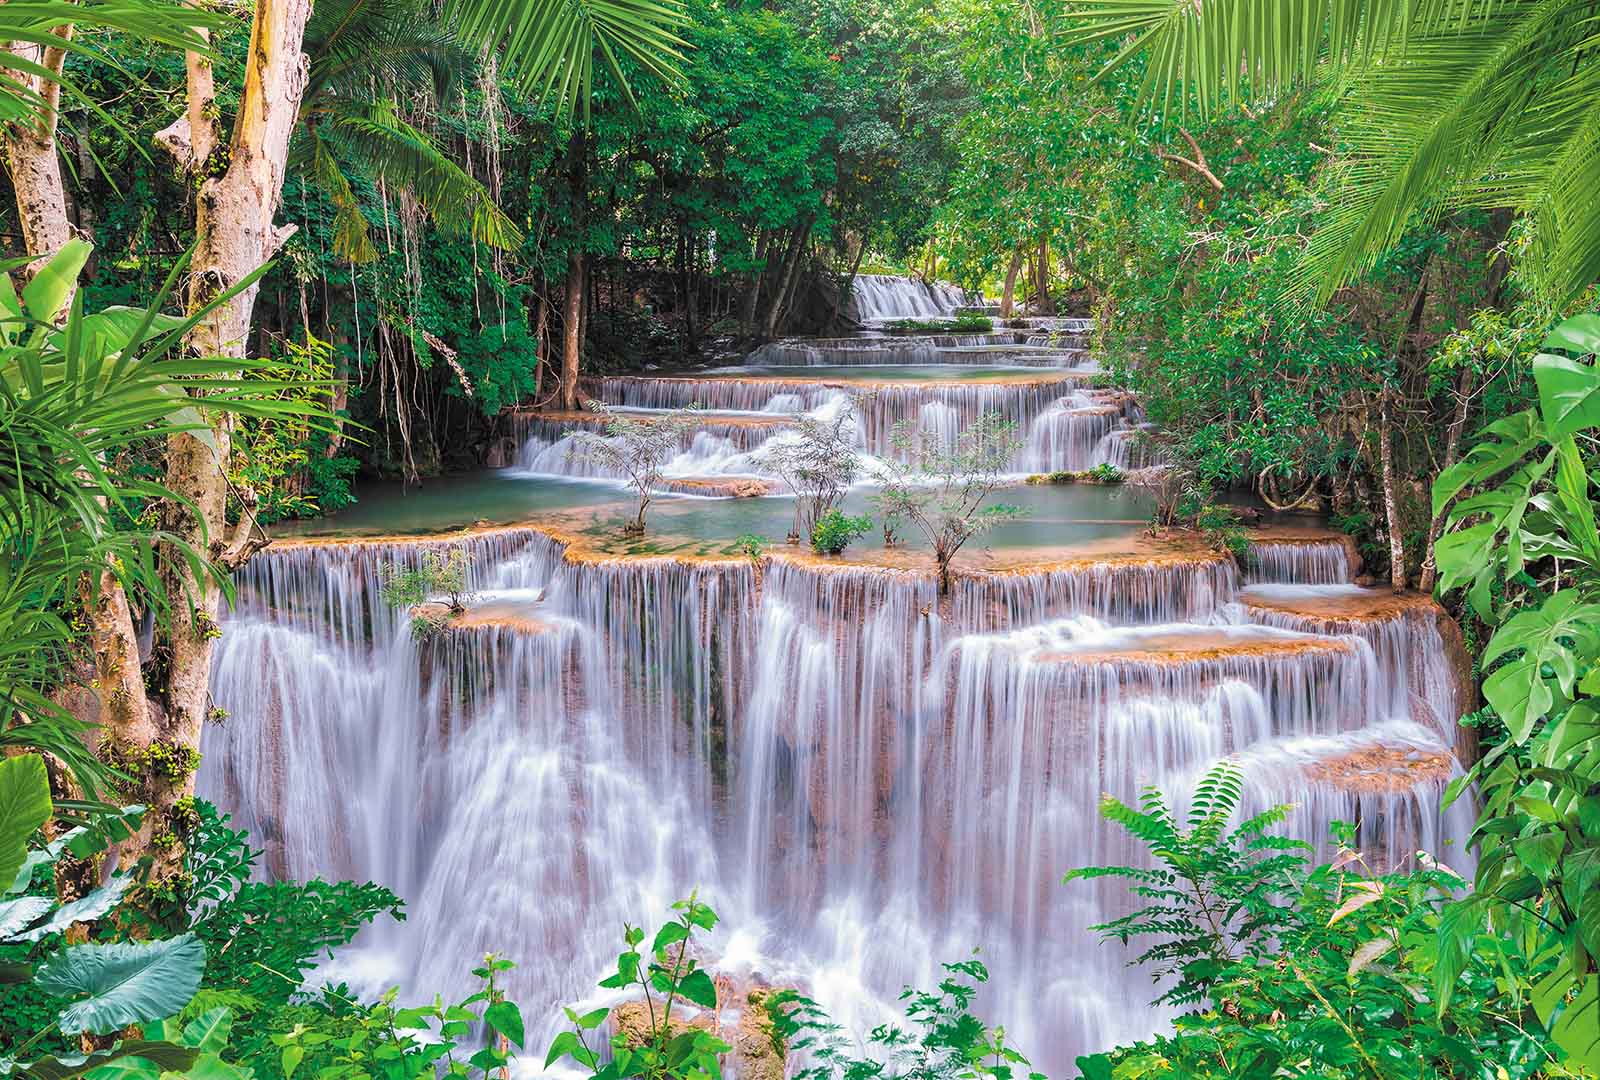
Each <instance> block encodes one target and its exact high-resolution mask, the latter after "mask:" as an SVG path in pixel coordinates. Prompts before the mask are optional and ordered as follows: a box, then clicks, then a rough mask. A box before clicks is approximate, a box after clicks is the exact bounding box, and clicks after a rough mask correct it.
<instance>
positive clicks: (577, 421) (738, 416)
mask: <svg viewBox="0 0 1600 1080" xmlns="http://www.w3.org/2000/svg"><path fill="white" fill-rule="evenodd" d="M675 411H676V410H673V409H655V410H643V409H641V410H634V409H629V410H628V411H626V412H624V413H622V414H620V415H622V416H624V417H627V418H629V419H638V420H650V419H654V418H655V417H658V416H664V415H666V414H667V413H670V412H675ZM505 415H506V416H509V417H514V418H516V419H519V420H548V421H551V422H553V423H558V424H574V425H577V426H581V427H592V428H597V429H598V428H602V427H604V426H605V424H606V421H607V419H608V417H606V416H603V415H601V414H600V413H592V412H571V411H564V410H560V409H556V410H550V411H544V412H540V411H536V410H533V409H513V410H508V411H507V412H506V414H505ZM688 415H689V417H690V419H691V420H692V421H693V422H695V423H699V424H705V425H715V426H718V427H730V428H734V427H737V428H781V427H785V426H788V425H791V424H793V423H794V420H793V418H792V417H789V416H785V415H783V414H781V413H774V414H773V415H771V416H750V415H748V414H745V413H735V412H726V411H719V410H717V409H697V410H695V411H693V412H691V413H689V414H688Z"/></svg>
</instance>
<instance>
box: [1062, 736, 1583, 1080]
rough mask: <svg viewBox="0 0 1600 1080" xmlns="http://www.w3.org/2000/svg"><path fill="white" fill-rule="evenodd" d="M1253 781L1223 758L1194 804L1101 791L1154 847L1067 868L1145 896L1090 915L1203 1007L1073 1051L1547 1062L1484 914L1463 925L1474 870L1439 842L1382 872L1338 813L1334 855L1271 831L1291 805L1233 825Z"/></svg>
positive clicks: (1439, 1067)
mask: <svg viewBox="0 0 1600 1080" xmlns="http://www.w3.org/2000/svg"><path fill="white" fill-rule="evenodd" d="M1242 790H1243V781H1242V777H1241V775H1240V773H1239V772H1238V770H1237V769H1236V768H1235V767H1233V766H1231V765H1228V764H1223V765H1219V766H1217V767H1215V768H1213V769H1212V770H1211V771H1210V772H1208V773H1207V774H1206V775H1205V777H1204V778H1203V779H1202V780H1201V781H1200V783H1199V785H1198V786H1197V788H1196V791H1195V796H1194V798H1193V800H1192V803H1191V807H1190V810H1189V812H1188V814H1187V816H1186V817H1183V818H1180V817H1179V816H1178V815H1176V814H1175V813H1174V812H1173V811H1172V810H1171V809H1170V808H1169V807H1168V805H1167V802H1166V800H1165V798H1164V797H1163V796H1162V794H1161V792H1160V791H1159V790H1157V789H1156V788H1154V787H1148V788H1146V789H1145V791H1144V793H1143V795H1142V796H1141V798H1140V802H1139V806H1138V807H1133V806H1128V805H1126V804H1124V803H1122V802H1119V801H1118V800H1116V799H1115V798H1112V797H1111V796H1106V798H1105V799H1104V800H1103V801H1102V803H1101V814H1102V816H1104V817H1105V818H1107V819H1108V820H1110V821H1113V822H1115V823H1117V824H1118V825H1121V826H1122V827H1123V828H1124V829H1126V830H1127V831H1128V832H1129V833H1130V834H1132V835H1133V836H1135V837H1137V838H1138V839H1139V840H1140V842H1142V843H1143V844H1144V846H1145V847H1146V848H1147V849H1148V850H1149V854H1150V857H1151V863H1150V865H1149V867H1142V866H1141V867H1117V866H1100V867H1088V868H1085V869H1080V870H1074V871H1072V872H1070V873H1069V874H1068V875H1067V879H1066V880H1067V881H1068V882H1072V881H1077V880H1095V879H1100V878H1121V879H1123V880H1125V881H1127V882H1128V884H1129V889H1130V891H1131V892H1132V893H1133V894H1134V896H1135V899H1136V903H1137V905H1139V906H1137V908H1136V910H1134V911H1133V913H1132V914H1129V915H1125V916H1123V917H1121V918H1118V919H1114V920H1112V921H1111V922H1108V923H1105V924H1102V925H1100V926H1097V927H1095V928H1094V929H1096V930H1098V931H1099V932H1100V933H1101V935H1102V937H1103V938H1104V939H1105V940H1107V941H1108V942H1110V941H1116V942H1119V943H1122V944H1124V945H1126V944H1128V943H1131V942H1137V943H1138V944H1139V945H1141V946H1142V947H1143V950H1144V951H1143V952H1141V953H1140V954H1139V955H1138V956H1137V957H1136V958H1135V960H1134V963H1136V964H1139V965H1142V966H1146V967H1148V968H1150V969H1151V974H1152V975H1153V976H1155V978H1156V979H1157V980H1158V982H1161V983H1163V984H1164V985H1165V986H1166V989H1165V990H1164V991H1163V992H1162V993H1161V994H1160V995H1159V997H1158V998H1157V1000H1158V1001H1160V1002H1165V1003H1169V1004H1174V1005H1178V1006H1184V1007H1188V1008H1189V1009H1190V1010H1191V1011H1189V1012H1187V1013H1186V1014H1184V1015H1182V1016H1180V1017H1178V1018H1177V1020H1176V1021H1175V1023H1174V1031H1173V1033H1172V1034H1171V1035H1158V1036H1156V1037H1154V1038H1152V1039H1151V1040H1149V1041H1147V1042H1142V1043H1139V1044H1137V1045H1134V1046H1125V1047H1119V1048H1117V1049H1115V1050H1112V1051H1110V1052H1107V1053H1102V1054H1093V1055H1090V1056H1087V1057H1081V1058H1079V1059H1078V1067H1079V1068H1080V1069H1081V1070H1082V1072H1083V1075H1084V1076H1085V1077H1086V1078H1088V1080H1155V1078H1161V1080H1180V1078H1182V1080H1223V1078H1228V1080H1233V1078H1243V1077H1275V1076H1305V1077H1309V1076H1316V1077H1318V1078H1320V1080H1357V1078H1361V1080H1417V1078H1422V1077H1430V1078H1432V1077H1439V1078H1443V1077H1465V1076H1485V1077H1487V1076H1503V1077H1511V1078H1521V1077H1528V1076H1531V1075H1534V1074H1535V1073H1537V1072H1538V1071H1539V1070H1540V1069H1541V1068H1542V1067H1545V1066H1547V1065H1549V1063H1550V1062H1551V1061H1552V1060H1553V1059H1552V1057H1551V1053H1550V1051H1551V1049H1552V1048H1551V1047H1550V1045H1549V1044H1548V1042H1547V1041H1546V1040H1545V1039H1544V1038H1543V1033H1542V1031H1541V1030H1540V1027H1539V1022H1538V1019H1537V1018H1536V1017H1534V1016H1533V1015H1532V1010H1531V1008H1529V1007H1527V1005H1526V1002H1525V1000H1524V1002H1523V1003H1522V1004H1518V1003H1517V1000H1516V995H1515V994H1511V995H1507V994H1504V993H1502V990H1501V988H1500V986H1498V985H1497V980H1499V979H1502V978H1512V977H1513V972H1512V970H1511V969H1510V968H1509V967H1505V966H1503V961H1504V960H1506V959H1509V955H1508V954H1506V953H1504V952H1503V951H1502V950H1501V949H1498V948H1497V947H1495V945H1494V944H1493V942H1492V940H1491V939H1490V937H1489V935H1488V934H1487V933H1486V930H1487V926H1486V923H1485V920H1484V919H1483V917H1482V914H1481V912H1480V913H1479V914H1478V916H1477V919H1476V922H1474V923H1471V924H1467V925H1451V924H1452V923H1454V922H1455V920H1456V919H1457V918H1458V916H1457V915H1456V913H1455V912H1454V911H1452V909H1451V907H1450V901H1451V898H1452V896H1453V895H1454V894H1455V893H1457V892H1458V891H1460V890H1461V889H1463V888H1464V887H1465V882H1463V881H1462V880H1461V879H1460V878H1459V877H1457V876H1456V875H1455V874H1454V873H1452V872H1451V871H1450V870H1448V869H1446V868H1444V867H1442V866H1440V865H1438V864H1437V863H1436V862H1434V861H1433V860H1432V859H1431V858H1429V857H1428V856H1422V857H1420V861H1421V862H1422V864H1423V865H1422V867H1421V868H1420V869H1417V870H1414V871H1409V872H1396V873H1387V874H1384V873H1378V872H1376V871H1374V870H1373V869H1371V868H1370V867H1369V865H1368V863H1367V862H1366V860H1365V858H1364V857H1363V856H1362V854H1361V853H1360V852H1357V851H1355V850H1353V849H1352V848H1350V847H1349V844H1351V843H1352V842H1353V841H1354V830H1353V829H1352V828H1351V827H1349V826H1346V825H1342V824H1339V823H1336V824H1335V827H1334V835H1335V837H1336V838H1337V839H1338V840H1339V841H1340V844H1341V848H1340V852H1339V855H1338V858H1336V859H1335V860H1334V861H1333V862H1332V863H1330V864H1328V865H1323V866H1315V867H1313V866H1312V865H1311V863H1310V859H1309V855H1310V853H1311V850H1312V849H1311V846H1310V845H1309V844H1306V843H1303V842H1301V841H1298V840H1291V839H1287V838H1284V837H1281V836H1277V835H1273V833H1272V832H1271V830H1272V829H1273V828H1274V827H1275V826H1278V825H1280V824H1282V822H1283V821H1284V820H1285V819H1286V818H1287V815H1288V810H1289V808H1288V807H1282V806H1280V807H1274V808H1272V809H1270V810H1267V811H1265V812H1264V813H1261V814H1258V815H1256V816H1255V817H1253V818H1250V819H1249V820H1247V821H1244V822H1241V823H1239V824H1232V823H1231V822H1232V818H1233V816H1234V813H1235V811H1236V810H1237V809H1238V807H1239V801H1240V796H1241V793H1242ZM1382 854H1384V855H1386V856H1392V855H1393V854H1397V853H1382ZM1447 931H1448V932H1447ZM1463 931H1464V932H1465V934H1466V936H1467V938H1468V939H1469V940H1476V941H1477V942H1478V947H1477V948H1470V947H1469V949H1468V950H1467V951H1466V953H1465V954H1464V955H1463V956H1462V957H1460V958H1459V960H1460V962H1459V965H1458V964H1457V963H1455V962H1454V961H1452V962H1450V963H1448V964H1447V963H1446V958H1445V956H1444V954H1443V951H1442V949H1441V940H1442V939H1444V938H1446V937H1447V936H1448V935H1449V934H1455V933H1460V932H1463ZM1526 974H1527V972H1526V971H1524V972H1522V973H1521V975H1519V976H1517V977H1518V978H1521V976H1525V975H1526ZM1313 1062H1314V1063H1315V1066H1314V1068H1312V1069H1311V1070H1310V1071H1308V1070H1307V1068H1306V1066H1307V1064H1308V1063H1313ZM1496 1069H1499V1070H1501V1071H1496ZM1546 1075H1563V1074H1562V1073H1560V1072H1551V1073H1547V1074H1546Z"/></svg>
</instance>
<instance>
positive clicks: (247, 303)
mask: <svg viewBox="0 0 1600 1080" xmlns="http://www.w3.org/2000/svg"><path fill="white" fill-rule="evenodd" d="M310 15H311V2H310V0H257V3H256V6H255V15H254V19H253V22H252V25H251V31H250V47H249V51H248V53H247V54H246V62H245V81H244V91H243V94H242V95H241V97H240V101H239V112H238V115H237V117H236V118H235V120H234V126H233V136H232V139H231V141H230V143H229V145H228V149H227V159H226V168H225V169H223V168H218V166H219V165H220V164H221V163H220V162H218V161H216V160H215V155H216V153H217V152H218V150H217V148H218V147H219V145H220V140H219V139H218V137H217V132H216V122H217V121H216V105H215V88H214V83H213V79H212V73H211V67H210V64H209V63H208V62H206V61H205V60H204V59H203V58H202V57H200V56H197V55H195V54H192V53H191V54H189V56H188V58H187V60H188V62H187V79H188V92H189V102H188V106H189V108H188V114H187V115H186V116H185V117H184V118H183V119H181V120H179V121H178V123H176V124H174V125H172V126H171V127H169V128H167V129H165V130H164V131H163V132H161V133H160V135H158V136H157V140H158V142H159V143H160V144H161V145H162V146H164V147H165V148H166V149H168V150H169V151H170V152H172V153H173V154H174V156H176V157H177V159H178V161H179V163H180V164H181V165H183V166H185V167H186V168H187V169H188V170H189V172H190V174H191V175H192V176H194V177H196V178H198V180H199V184H198V189H197V193H196V200H195V249H194V256H193V259H192V260H191V262H190V266H189V288H188V298H187V299H188V305H189V309H190V310H191V311H198V310H200V309H202V308H206V307H207V306H208V305H213V304H214V306H213V307H212V308H211V310H210V312H209V313H208V314H207V316H206V317H205V318H203V319H201V320H200V322H199V323H197V324H196V326H195V328H194V329H193V330H192V331H191V332H190V334H189V339H188V345H189V348H190V349H191V350H192V351H193V352H194V353H196V354H197V355H201V356H224V357H235V356H236V357H243V356H244V355H245V353H246V347H247V338H248V336H249V332H250V324H251V317H252V315H253V313H254V308H255V300H256V294H257V291H258V290H257V287H256V286H254V285H252V286H251V287H249V288H247V289H244V290H241V291H240V292H238V293H237V294H236V295H234V296H232V297H230V298H228V299H227V300H226V301H225V302H222V303H220V304H217V303H215V301H216V299H217V297H219V296H220V295H222V294H223V293H224V292H226V291H227V290H228V289H229V288H231V287H233V286H234V285H236V284H237V283H238V282H240V281H242V280H243V279H244V278H246V277H247V276H248V275H249V274H250V273H252V272H253V271H255V270H256V268H257V267H259V266H261V265H262V264H263V263H265V262H267V261H268V260H269V259H271V258H272V257H273V256H274V255H275V254H276V253H277V251H278V249H279V248H280V247H282V245H283V242H284V241H285V240H287V239H288V238H289V236H290V235H291V234H292V233H293V232H294V229H293V227H292V226H288V227H282V228H279V227H275V226H274V224H273V218H274V217H275V215H276V213H277V209H278V201H279V198H280V197H281V195H282V193H283V179H284V168H285V163H286V161H287V159H288V153H289V137H290V135H291V134H292V133H293V131H294V127H295V124H296V121H297V119H298V116H299V111H300V98H301V95H302V93H303V92H304V90H305V84H306V76H307V61H306V57H305V55H304V53H303V51H302V42H303V41H304V38H305V27H306V20H307V19H308V18H309V17H310ZM231 445H232V431H231V427H230V425H229V424H228V423H226V422H220V423H217V424H215V425H213V429H212V431H211V432H210V433H208V435H206V436H201V435H197V434H182V435H174V436H172V437H170V438H169V439H168V440H167V453H166V477H165V479H166V484H167V486H168V487H169V488H171V489H172V490H173V491H174V492H175V493H176V494H177V495H178V496H179V498H180V499H181V500H183V501H175V502H172V503H169V504H167V505H166V506H164V507H163V509H162V519H163V524H164V526H165V527H166V528H167V529H168V530H170V531H171V532H172V533H174V534H175V535H177V536H178V537H179V538H181V539H182V540H183V541H184V542H186V543H187V544H188V545H189V546H190V547H192V548H193V549H195V550H197V551H200V552H203V553H204V554H206V555H207V556H208V557H209V558H210V559H212V560H213V561H214V562H215V563H217V564H218V565H219V566H220V567H221V568H222V569H224V570H228V571H231V570H233V569H236V568H237V567H239V566H241V565H243V564H244V562H245V561H246V560H248V559H249V557H250V556H251V555H252V554H254V553H255V552H256V551H257V550H259V549H260V548H261V547H262V546H263V545H264V544H265V542H266V541H265V537H264V535H263V534H262V533H261V531H260V528H259V526H258V525H257V523H256V521H255V514H254V505H253V504H254V498H253V493H252V492H250V491H248V490H245V491H241V492H239V496H240V499H241V502H242V503H243V505H242V506H241V509H240V520H239V523H238V526H237V527H236V528H235V529H233V530H231V531H230V529H229V527H228V522H227V499H228V491H229V488H228V480H227V474H226V469H227V463H228V457H229V453H230V450H231ZM164 555H165V556H166V560H165V569H164V575H163V577H164V580H163V585H164V588H165V590H166V594H167V600H168V604H169V607H170V609H171V623H170V626H169V628H168V629H167V630H166V632H165V634H163V635H162V639H161V640H160V641H159V642H158V644H157V648H158V650H160V652H161V653H162V660H163V661H164V663H163V665H162V669H161V675H160V685H159V686H158V688H157V695H158V697H159V699H160V701H161V704H162V705H163V706H164V715H162V716H160V717H159V718H153V721H152V722H151V723H149V724H147V725H146V726H145V728H144V729H143V730H115V731H113V732H110V733H109V735H110V737H112V738H115V739H116V740H117V741H118V743H119V746H118V747H117V751H118V753H120V754H122V755H123V756H124V757H125V758H126V760H127V761H128V762H129V763H131V764H136V765H137V766H139V767H138V769H137V771H136V772H135V774H134V775H135V779H136V781H137V782H138V784H139V785H140V787H141V788H142V791H141V792H140V801H142V802H144V803H145V804H146V805H147V806H148V807H149V811H148V812H147V813H146V815H145V818H144V824H143V827H142V829H141V830H140V835H139V836H138V837H137V838H136V840H134V841H133V842H131V843H129V844H128V845H125V847H124V851H123V862H124V865H127V864H129V863H130V862H132V861H135V860H137V859H138V858H140V857H142V856H144V855H149V856H150V858H151V861H152V871H151V873H152V880H153V881H155V882H158V883H159V882H160V881H161V880H163V879H165V878H167V877H169V876H170V875H171V874H173V873H175V872H176V871H177V870H178V869H179V866H180V860H181V854H182V849H181V846H180V845H175V844H155V843H152V840H153V838H154V837H155V836H157V835H160V834H162V833H167V832H173V833H179V834H181V831H182V828H181V826H182V824H183V823H182V822H181V820H180V818H181V813H180V812H178V811H176V810H175V804H176V803H178V802H179V800H181V799H183V798H185V797H187V796H189V795H191V794H193V792H194V769H195V767H196V766H197V765H198V762H199V746H200V735H201V730H202V726H203V725H204V723H205V721H206V720H207V719H208V718H209V717H211V715H212V709H211V699H210V689H209V683H210V674H211V651H212V646H213V643H214V641H215V639H216V638H217V637H218V636H220V632H221V631H220V629H219V627H218V623H217V619H218V614H219V613H218V602H219V600H220V593H219V591H218V589H217V587H216V584H215V583H214V582H213V581H212V580H210V579H209V578H207V577H205V576H196V575H195V574H194V573H193V572H192V571H191V569H190V567H189V565H188V563H187V562H186V561H185V560H184V559H182V558H181V557H180V555H179V552H178V551H177V550H175V549H171V550H167V551H165V552H164Z"/></svg>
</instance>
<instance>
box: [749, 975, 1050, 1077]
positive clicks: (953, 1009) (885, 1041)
mask: <svg viewBox="0 0 1600 1080" xmlns="http://www.w3.org/2000/svg"><path fill="white" fill-rule="evenodd" d="M943 967H944V970H945V977H944V978H943V979H942V980H941V981H940V982H939V986H938V989H937V991H929V990H914V989H912V988H911V987H907V988H906V989H905V990H904V991H902V992H901V994H900V1000H901V1001H903V1002H905V1023H904V1024H903V1025H902V1024H883V1025H880V1026H879V1027H876V1028H874V1029H873V1030H872V1032H871V1033H870V1035H869V1037H868V1045H869V1047H870V1049H868V1050H867V1054H868V1055H869V1056H866V1057H862V1056H860V1048H859V1047H858V1045H857V1044H856V1043H854V1042H853V1040H851V1039H850V1038H849V1037H847V1035H846V1033H844V1032H843V1031H841V1030H840V1028H839V1026H838V1025H837V1024H834V1023H832V1022H831V1021H829V1019H828V1017H827V1014H826V1013H825V1012H824V1011H823V1009H822V1007H821V1006H819V1005H818V1004H817V1003H816V1002H815V1001H812V1000H811V999H810V998H808V997H805V996H804V995H802V994H800V993H798V992H796V991H794V990H782V991H779V992H778V993H776V994H773V995H772V996H771V997H769V998H768V999H767V1000H766V1002H765V1003H764V1007H765V1008H766V1010H767V1015H768V1016H769V1017H770V1018H771V1019H772V1023H773V1029H774V1032H775V1034H776V1036H777V1038H778V1039H780V1040H781V1041H782V1042H783V1043H784V1044H785V1045H786V1046H787V1047H788V1049H789V1050H791V1051H793V1052H797V1053H799V1054H802V1055H804V1060H805V1061H806V1062H807V1064H806V1065H805V1066H804V1067H803V1068H801V1069H800V1070H799V1071H798V1072H797V1073H796V1074H795V1076H796V1080H872V1078H877V1077H882V1078H885V1080H889V1078H896V1077H906V1078H911V1077H915V1078H919V1080H977V1078H983V1077H988V1078H992V1080H1018V1078H1026V1080H1043V1076H1042V1075H1041V1074H1040V1073H1037V1072H1034V1071H1032V1070H1031V1068H1029V1062H1028V1059H1027V1058H1026V1057H1024V1056H1023V1055H1022V1053H1021V1052H1020V1051H1019V1050H1017V1048H1016V1047H1014V1046H1011V1045H1009V1044H1008V1043H1007V1042H1006V1036H1005V1030H1004V1029H1003V1028H999V1027H994V1028H991V1027H989V1026H988V1025H987V1024H985V1023H984V1022H983V1021H982V1020H980V1019H978V1018H977V1017H976V1016H974V1015H973V1014H972V1012H971V1006H972V1001H973V998H974V997H975V996H976V995H977V993H978V990H979V989H980V988H981V986H982V984H983V983H986V982H988V981H989V971H988V969H987V968H985V967H984V966H983V964H982V963H981V962H979V961H978V960H976V959H973V960H961V961H957V962H956V963H951V964H945V965H943Z"/></svg>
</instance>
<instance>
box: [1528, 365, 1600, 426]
mask: <svg viewBox="0 0 1600 1080" xmlns="http://www.w3.org/2000/svg"><path fill="white" fill-rule="evenodd" d="M1533 378H1534V382H1536V383H1537V384H1538V386H1539V412H1540V414H1541V415H1543V417H1544V424H1545V427H1546V428H1547V429H1548V430H1549V432H1550V439H1551V441H1552V442H1557V441H1560V440H1561V439H1564V438H1566V437H1567V436H1569V435H1573V434H1575V433H1577V432H1579V431H1582V430H1583V429H1584V428H1592V427H1600V370H1597V369H1596V368H1595V367H1594V366H1593V365H1591V364H1585V363H1583V362H1582V361H1579V360H1571V359H1568V358H1567V357H1565V356H1557V355H1555V354H1554V353H1540V354H1539V355H1538V356H1535V357H1534V358H1533Z"/></svg>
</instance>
